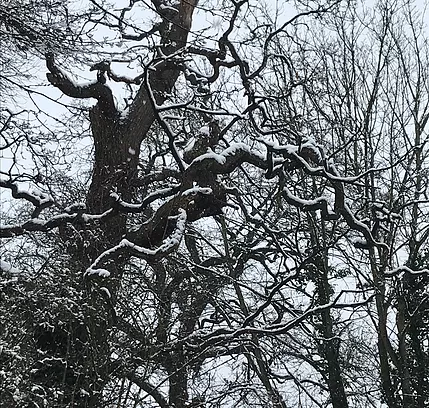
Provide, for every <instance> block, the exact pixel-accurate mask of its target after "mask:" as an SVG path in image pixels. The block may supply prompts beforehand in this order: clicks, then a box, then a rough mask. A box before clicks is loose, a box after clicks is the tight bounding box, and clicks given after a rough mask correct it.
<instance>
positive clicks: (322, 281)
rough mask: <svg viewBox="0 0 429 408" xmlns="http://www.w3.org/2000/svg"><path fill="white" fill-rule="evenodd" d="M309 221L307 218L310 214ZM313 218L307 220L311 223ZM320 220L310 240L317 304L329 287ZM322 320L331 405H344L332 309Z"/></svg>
mask: <svg viewBox="0 0 429 408" xmlns="http://www.w3.org/2000/svg"><path fill="white" fill-rule="evenodd" d="M309 220H310V217H309ZM311 222H312V220H310V223H311ZM321 222H322V228H321V232H320V236H319V234H318V233H317V232H318V231H316V228H317V227H316V226H315V225H314V226H313V228H312V229H311V242H312V246H313V248H318V252H317V254H316V255H315V257H314V262H313V267H314V271H313V272H314V277H315V278H314V282H315V285H316V294H317V300H318V304H319V305H326V304H328V303H330V302H331V292H332V288H331V285H330V284H329V265H328V250H327V248H326V245H325V243H324V242H320V240H323V241H324V240H325V237H326V231H325V225H324V223H323V221H321ZM320 319H321V323H320V325H319V327H318V329H319V332H320V333H321V337H322V339H323V340H322V343H321V345H320V354H321V355H322V357H323V359H324V360H325V361H326V366H327V368H326V371H327V372H326V375H327V379H328V388H329V394H330V397H331V403H332V407H333V408H347V407H348V406H349V405H348V402H347V395H346V391H345V389H344V382H343V379H342V377H341V366H340V361H339V351H340V339H339V338H337V337H336V336H335V332H334V322H333V319H332V316H331V310H330V309H326V310H323V311H322V312H321V315H320Z"/></svg>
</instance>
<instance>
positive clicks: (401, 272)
mask: <svg viewBox="0 0 429 408" xmlns="http://www.w3.org/2000/svg"><path fill="white" fill-rule="evenodd" d="M404 274H409V275H415V276H416V275H429V269H427V268H423V269H419V270H417V271H414V270H412V269H411V268H409V267H408V266H405V265H403V266H399V267H398V268H395V269H392V270H390V271H388V272H386V273H385V274H384V275H385V276H399V277H401V276H402V275H404Z"/></svg>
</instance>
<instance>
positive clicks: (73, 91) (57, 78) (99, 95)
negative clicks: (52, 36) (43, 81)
mask: <svg viewBox="0 0 429 408" xmlns="http://www.w3.org/2000/svg"><path fill="white" fill-rule="evenodd" d="M46 66H47V68H48V69H49V71H50V72H48V73H47V74H46V77H47V78H48V81H49V82H50V83H51V84H52V85H53V86H55V87H56V88H58V89H59V90H60V91H61V92H63V93H64V94H65V95H67V96H70V97H71V98H79V99H87V98H95V99H97V101H98V104H99V106H100V109H101V111H102V112H103V113H104V114H106V115H108V116H116V115H117V114H118V111H117V110H116V106H115V102H114V99H113V94H112V91H111V89H110V88H109V87H108V86H107V85H106V84H105V83H104V82H103V80H100V78H99V79H98V80H97V81H95V82H90V83H88V84H84V85H80V84H78V83H76V82H74V81H73V80H72V79H71V78H70V77H69V76H68V75H67V74H66V73H65V72H64V71H63V70H62V69H61V68H59V67H58V65H57V64H56V63H55V58H54V54H52V53H51V52H48V53H47V54H46Z"/></svg>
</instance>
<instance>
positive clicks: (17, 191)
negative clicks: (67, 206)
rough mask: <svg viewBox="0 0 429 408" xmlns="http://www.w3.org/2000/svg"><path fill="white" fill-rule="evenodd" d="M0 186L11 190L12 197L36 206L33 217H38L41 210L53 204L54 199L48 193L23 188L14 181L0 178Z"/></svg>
mask: <svg viewBox="0 0 429 408" xmlns="http://www.w3.org/2000/svg"><path fill="white" fill-rule="evenodd" d="M0 187H2V188H7V189H9V190H11V193H12V197H13V198H22V199H24V200H27V201H29V202H30V203H31V204H33V205H34V206H35V207H36V208H35V210H34V212H33V214H32V217H33V218H36V217H38V215H39V214H40V213H41V211H43V210H44V209H45V208H48V207H50V206H51V205H53V204H54V200H53V198H52V197H51V196H50V195H48V194H45V193H42V192H40V191H37V190H35V189H32V190H26V189H23V188H22V187H20V186H19V185H18V184H17V183H14V182H12V181H10V180H0Z"/></svg>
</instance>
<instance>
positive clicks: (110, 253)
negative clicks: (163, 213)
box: [86, 208, 187, 277]
mask: <svg viewBox="0 0 429 408" xmlns="http://www.w3.org/2000/svg"><path fill="white" fill-rule="evenodd" d="M169 219H170V220H175V221H176V225H175V228H174V230H173V232H172V233H171V234H170V235H169V236H168V237H167V238H165V239H164V241H163V242H162V244H161V245H160V246H159V247H158V248H155V249H151V248H145V247H142V246H139V245H137V244H136V243H134V242H132V241H130V240H129V239H127V238H124V239H122V240H121V241H120V242H119V244H118V245H116V246H114V247H113V248H110V249H108V250H107V251H104V252H103V253H102V254H101V255H100V256H99V257H98V258H97V259H96V260H95V261H94V262H93V263H92V265H91V266H90V267H89V268H88V269H87V270H86V275H87V276H94V275H97V276H99V277H108V276H110V272H109V271H108V270H106V269H104V268H100V267H99V266H100V265H101V264H102V263H103V262H104V261H105V260H106V259H108V258H111V257H114V256H116V255H117V254H119V253H123V252H127V253H129V254H131V255H133V256H136V257H138V258H142V259H150V260H152V261H153V260H157V259H161V258H164V257H166V256H167V255H169V254H170V253H172V252H173V251H175V250H176V249H177V248H178V246H179V245H180V242H181V240H182V237H183V234H184V232H185V227H186V219H187V217H186V211H185V210H184V209H182V208H179V210H178V214H177V215H174V216H170V217H169Z"/></svg>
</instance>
